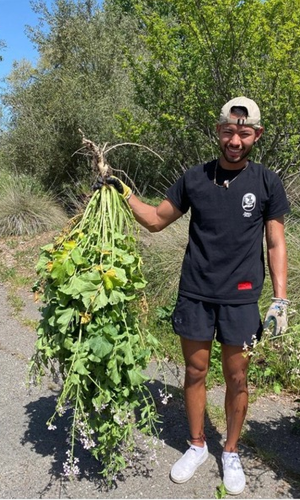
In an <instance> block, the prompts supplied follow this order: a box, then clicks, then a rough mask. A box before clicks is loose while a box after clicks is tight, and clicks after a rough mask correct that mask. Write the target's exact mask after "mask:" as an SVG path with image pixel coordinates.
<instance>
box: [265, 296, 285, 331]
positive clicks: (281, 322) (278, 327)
mask: <svg viewBox="0 0 300 500" xmlns="http://www.w3.org/2000/svg"><path fill="white" fill-rule="evenodd" d="M289 303H290V301H289V300H287V299H280V298H277V297H273V298H272V304H271V306H270V307H269V310H268V312H267V314H266V317H265V322H264V328H269V327H270V323H273V324H274V326H273V332H272V334H273V335H274V336H277V335H281V334H282V333H283V332H284V331H285V330H286V329H287V326H288V321H287V306H288V305H289Z"/></svg>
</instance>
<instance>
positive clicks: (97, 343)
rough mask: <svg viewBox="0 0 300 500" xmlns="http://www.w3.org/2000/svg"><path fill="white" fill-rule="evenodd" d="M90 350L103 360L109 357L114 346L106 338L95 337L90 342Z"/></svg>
mask: <svg viewBox="0 0 300 500" xmlns="http://www.w3.org/2000/svg"><path fill="white" fill-rule="evenodd" d="M89 346H90V349H91V350H92V351H93V353H94V354H95V356H97V357H99V358H100V359H103V358H104V357H105V356H107V355H108V354H109V353H110V352H111V351H112V349H113V344H111V343H110V342H109V341H108V340H107V339H106V338H105V337H101V336H100V335H99V336H98V337H93V338H92V339H90V340H89Z"/></svg>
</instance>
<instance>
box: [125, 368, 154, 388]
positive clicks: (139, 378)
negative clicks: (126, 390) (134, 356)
mask: <svg viewBox="0 0 300 500" xmlns="http://www.w3.org/2000/svg"><path fill="white" fill-rule="evenodd" d="M127 375H128V377H129V380H130V383H131V385H141V384H142V383H143V382H145V381H146V380H149V379H148V377H147V376H146V375H143V374H142V373H141V372H140V371H139V370H137V369H135V368H133V369H132V370H128V371H127Z"/></svg>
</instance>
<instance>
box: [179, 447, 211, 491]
mask: <svg viewBox="0 0 300 500" xmlns="http://www.w3.org/2000/svg"><path fill="white" fill-rule="evenodd" d="M207 458H208V448H207V444H206V443H204V447H203V448H202V451H201V452H199V451H197V450H196V449H195V448H194V447H193V446H191V447H190V448H189V449H188V450H187V451H186V452H185V454H184V455H182V457H181V458H180V459H179V460H177V462H176V463H175V464H174V465H173V467H172V469H171V474H170V475H171V479H172V481H174V483H185V482H186V481H188V480H189V479H191V477H193V475H194V474H195V471H196V469H197V467H199V465H201V464H203V463H204V462H205V460H206V459H207Z"/></svg>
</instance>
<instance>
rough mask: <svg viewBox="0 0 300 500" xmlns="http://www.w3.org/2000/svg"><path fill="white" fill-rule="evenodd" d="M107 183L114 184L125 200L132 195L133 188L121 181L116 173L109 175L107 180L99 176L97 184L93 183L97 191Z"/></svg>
mask: <svg viewBox="0 0 300 500" xmlns="http://www.w3.org/2000/svg"><path fill="white" fill-rule="evenodd" d="M105 184H108V185H110V186H113V187H114V188H115V189H116V190H117V191H118V193H120V195H122V197H123V198H124V200H129V198H130V196H131V195H132V190H131V188H130V187H129V186H127V185H126V184H124V182H122V181H120V179H118V177H115V176H114V175H111V176H110V177H107V178H106V179H105V180H104V179H102V178H101V177H99V179H97V180H96V182H95V184H94V185H93V189H94V191H96V190H97V189H101V188H102V186H103V185H105Z"/></svg>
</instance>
